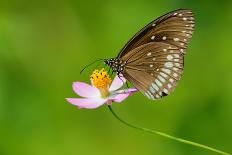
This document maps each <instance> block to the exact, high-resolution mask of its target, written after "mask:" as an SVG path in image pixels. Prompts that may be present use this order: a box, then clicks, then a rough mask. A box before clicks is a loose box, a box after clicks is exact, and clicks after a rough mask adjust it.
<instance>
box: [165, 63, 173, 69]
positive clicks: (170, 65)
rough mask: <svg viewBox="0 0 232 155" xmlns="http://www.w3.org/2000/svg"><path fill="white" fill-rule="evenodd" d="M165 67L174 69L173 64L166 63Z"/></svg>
mask: <svg viewBox="0 0 232 155" xmlns="http://www.w3.org/2000/svg"><path fill="white" fill-rule="evenodd" d="M164 66H165V67H168V68H171V67H173V63H172V62H166V63H165V64H164Z"/></svg>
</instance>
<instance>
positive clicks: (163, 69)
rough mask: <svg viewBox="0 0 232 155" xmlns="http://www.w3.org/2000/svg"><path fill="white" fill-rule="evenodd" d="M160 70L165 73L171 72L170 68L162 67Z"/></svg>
mask: <svg viewBox="0 0 232 155" xmlns="http://www.w3.org/2000/svg"><path fill="white" fill-rule="evenodd" d="M162 71H163V72H165V73H167V74H171V70H170V69H166V68H162Z"/></svg>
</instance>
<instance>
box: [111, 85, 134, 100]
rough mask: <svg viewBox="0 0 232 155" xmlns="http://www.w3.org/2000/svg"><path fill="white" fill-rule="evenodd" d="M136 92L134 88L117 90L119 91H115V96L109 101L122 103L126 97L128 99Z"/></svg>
mask: <svg viewBox="0 0 232 155" xmlns="http://www.w3.org/2000/svg"><path fill="white" fill-rule="evenodd" d="M137 91H138V90H137V89H136V88H129V89H125V90H119V91H116V95H115V96H113V97H111V98H110V100H112V101H113V102H122V101H123V100H125V99H126V98H127V97H129V96H130V95H132V94H133V93H135V92H137Z"/></svg>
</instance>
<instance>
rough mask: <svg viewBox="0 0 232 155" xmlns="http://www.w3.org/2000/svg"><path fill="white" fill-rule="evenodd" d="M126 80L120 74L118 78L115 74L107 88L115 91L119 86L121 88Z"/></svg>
mask: <svg viewBox="0 0 232 155" xmlns="http://www.w3.org/2000/svg"><path fill="white" fill-rule="evenodd" d="M125 82H126V79H125V78H124V77H122V76H120V78H119V77H118V75H116V76H115V78H114V80H113V82H112V84H111V86H110V88H109V90H110V91H115V90H117V89H119V88H121V87H122V86H123V85H124V84H125Z"/></svg>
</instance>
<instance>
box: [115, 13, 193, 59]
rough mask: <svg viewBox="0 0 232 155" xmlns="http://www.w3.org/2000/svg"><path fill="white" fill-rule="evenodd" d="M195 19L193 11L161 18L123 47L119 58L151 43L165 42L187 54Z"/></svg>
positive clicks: (166, 15)
mask: <svg viewBox="0 0 232 155" xmlns="http://www.w3.org/2000/svg"><path fill="white" fill-rule="evenodd" d="M194 24H195V21H194V17H193V13H192V11H191V10H184V9H181V10H176V11H173V12H170V13H167V14H165V15H164V16H161V17H160V18H158V19H156V20H154V21H153V22H151V23H149V24H148V25H147V26H145V27H144V28H143V29H142V30H140V31H139V32H138V33H136V34H135V36H133V37H132V38H131V39H130V40H129V41H128V43H127V44H126V45H125V46H124V47H123V49H122V50H121V52H120V53H119V55H118V58H121V57H123V56H124V55H125V54H127V53H129V52H130V51H131V50H133V49H135V48H136V47H139V46H141V45H144V44H146V43H150V42H163V43H168V44H170V45H175V46H177V47H178V48H179V50H180V52H181V53H185V51H186V48H187V43H188V42H189V40H190V38H191V37H192V33H193V31H194V26H195V25H194Z"/></svg>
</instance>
